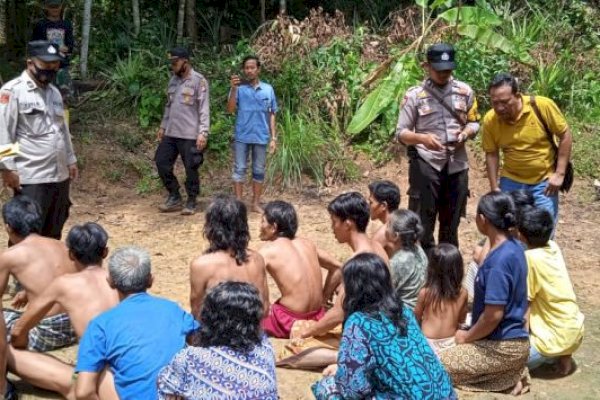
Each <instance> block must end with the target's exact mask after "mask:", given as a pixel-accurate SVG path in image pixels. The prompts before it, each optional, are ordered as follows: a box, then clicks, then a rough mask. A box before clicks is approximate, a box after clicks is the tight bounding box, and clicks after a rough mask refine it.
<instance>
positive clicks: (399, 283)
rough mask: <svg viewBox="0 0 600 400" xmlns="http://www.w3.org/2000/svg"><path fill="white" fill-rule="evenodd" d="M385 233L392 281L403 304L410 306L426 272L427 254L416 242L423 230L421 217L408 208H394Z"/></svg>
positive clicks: (413, 302)
mask: <svg viewBox="0 0 600 400" xmlns="http://www.w3.org/2000/svg"><path fill="white" fill-rule="evenodd" d="M385 234H386V239H387V240H388V242H390V243H392V253H393V254H394V255H393V256H392V258H391V259H390V271H391V273H392V285H393V287H394V289H395V290H396V293H397V294H398V297H399V298H400V299H401V300H402V302H403V303H404V305H405V306H407V307H409V308H410V309H414V308H415V305H416V304H417V296H418V295H419V290H421V288H422V287H423V284H424V283H425V275H426V273H427V255H426V254H425V252H424V251H423V249H422V248H421V244H420V243H419V240H420V239H421V235H422V234H423V227H422V226H421V220H420V219H419V216H418V215H417V214H415V213H414V212H412V211H410V210H405V209H400V210H396V211H394V212H393V213H392V215H391V217H390V219H389V221H388V223H387V228H386V232H385Z"/></svg>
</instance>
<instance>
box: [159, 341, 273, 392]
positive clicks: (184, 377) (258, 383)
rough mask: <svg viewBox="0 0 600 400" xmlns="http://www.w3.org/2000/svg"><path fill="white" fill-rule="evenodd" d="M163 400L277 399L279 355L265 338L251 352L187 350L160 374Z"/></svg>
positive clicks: (217, 349)
mask: <svg viewBox="0 0 600 400" xmlns="http://www.w3.org/2000/svg"><path fill="white" fill-rule="evenodd" d="M158 394H159V399H161V400H162V399H167V396H168V395H172V396H180V397H183V398H184V399H186V400H200V399H201V400H217V399H218V400H228V399H231V400H233V399H235V400H259V399H260V400H277V399H278V395H277V380H276V377H275V354H274V352H273V347H272V346H271V343H270V342H269V339H267V337H266V336H265V337H264V338H263V341H262V343H261V344H259V345H257V346H255V347H254V349H253V350H252V351H250V352H249V353H241V352H239V351H236V350H233V349H231V348H229V347H223V346H215V347H187V348H185V349H183V350H181V351H180V352H179V353H177V354H176V355H175V357H174V358H173V359H172V360H171V362H170V363H169V364H167V366H166V367H164V368H163V369H162V370H161V371H160V373H159V375H158Z"/></svg>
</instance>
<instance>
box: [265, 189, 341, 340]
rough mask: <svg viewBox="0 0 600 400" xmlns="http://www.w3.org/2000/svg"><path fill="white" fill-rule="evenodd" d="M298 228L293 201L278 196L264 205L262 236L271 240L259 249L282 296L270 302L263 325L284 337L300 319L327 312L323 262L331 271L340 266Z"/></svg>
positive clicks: (275, 335) (267, 331)
mask: <svg viewBox="0 0 600 400" xmlns="http://www.w3.org/2000/svg"><path fill="white" fill-rule="evenodd" d="M297 229H298V217H297V215H296V211H295V210H294V207H293V206H292V205H291V204H290V203H287V202H285V201H280V200H276V201H272V202H270V203H268V204H267V205H266V206H265V209H264V213H263V216H262V221H261V225H260V239H261V240H263V241H266V242H268V243H267V244H265V245H264V246H263V247H261V248H260V250H259V253H260V254H261V255H262V256H263V257H264V259H265V263H266V265H267V271H268V272H269V273H270V274H271V276H272V277H273V279H275V283H276V284H277V287H278V288H279V291H280V292H281V297H280V298H279V300H277V301H276V302H275V303H273V304H272V305H271V309H270V311H269V314H268V315H267V316H266V317H265V319H264V320H263V328H264V330H265V332H266V333H267V334H268V335H269V336H274V337H277V338H283V339H287V338H289V336H290V330H291V328H292V325H293V324H294V322H296V321H297V320H314V321H318V320H319V319H320V318H321V317H322V316H323V315H324V314H325V310H324V308H323V306H322V305H323V298H324V297H323V296H324V295H323V287H322V285H323V276H322V274H321V266H323V267H324V268H326V269H327V270H328V271H329V273H328V275H331V274H333V273H336V271H338V270H340V269H341V263H339V262H338V261H336V260H333V263H332V262H331V261H330V260H332V259H331V257H326V258H324V257H320V256H319V253H320V251H319V250H318V249H317V247H316V246H315V244H314V243H313V242H311V241H310V240H308V239H305V238H299V237H297V236H296V231H297ZM321 253H322V252H321ZM328 281H331V279H329V280H328ZM333 289H335V288H333ZM326 296H327V295H326Z"/></svg>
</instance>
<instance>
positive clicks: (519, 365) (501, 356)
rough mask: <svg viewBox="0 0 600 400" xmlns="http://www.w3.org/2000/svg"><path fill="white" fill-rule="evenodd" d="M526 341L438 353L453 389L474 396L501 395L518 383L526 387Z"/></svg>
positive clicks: (475, 345)
mask: <svg viewBox="0 0 600 400" xmlns="http://www.w3.org/2000/svg"><path fill="white" fill-rule="evenodd" d="M528 357H529V340H528V339H527V338H523V339H511V340H478V341H476V342H474V343H467V344H461V345H457V346H455V347H452V348H450V349H447V350H445V351H443V352H442V353H440V360H441V361H442V363H443V364H444V366H445V367H446V370H447V371H448V373H449V374H450V376H451V377H452V381H453V382H454V386H456V387H458V388H460V389H463V390H470V391H474V392H502V391H505V390H510V389H512V388H513V387H514V386H515V385H516V384H517V383H518V382H519V380H522V379H523V380H524V381H525V383H526V385H528V384H529V371H528V370H527V359H528Z"/></svg>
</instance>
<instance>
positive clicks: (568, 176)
mask: <svg viewBox="0 0 600 400" xmlns="http://www.w3.org/2000/svg"><path fill="white" fill-rule="evenodd" d="M529 104H531V108H532V109H533V112H535V115H536V116H537V118H538V119H539V120H540V122H541V123H542V125H543V126H544V130H545V131H546V138H548V141H549V142H550V144H551V145H552V148H553V149H554V169H555V170H556V165H557V164H558V146H557V145H556V142H555V141H554V137H552V132H550V129H548V124H547V123H546V120H545V119H544V118H543V117H542V113H541V112H540V108H539V107H538V105H537V103H536V101H535V96H529ZM573 180H574V171H573V163H571V161H570V160H569V162H568V163H567V168H566V169H565V178H564V180H563V184H562V186H561V187H560V190H561V192H568V191H569V190H570V189H571V186H573Z"/></svg>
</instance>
